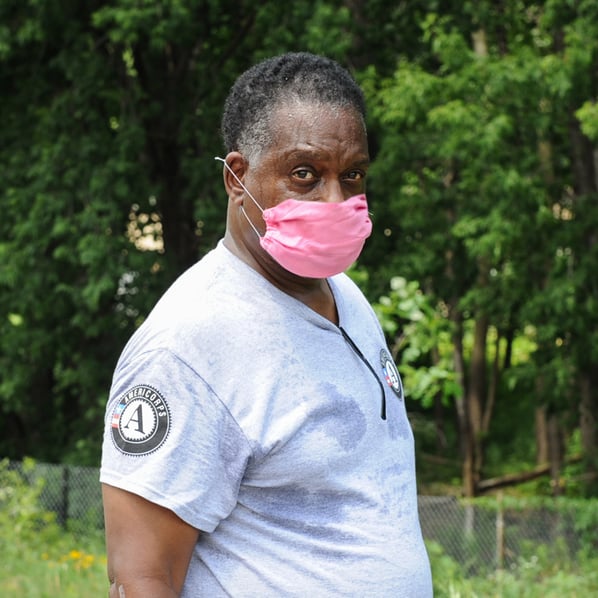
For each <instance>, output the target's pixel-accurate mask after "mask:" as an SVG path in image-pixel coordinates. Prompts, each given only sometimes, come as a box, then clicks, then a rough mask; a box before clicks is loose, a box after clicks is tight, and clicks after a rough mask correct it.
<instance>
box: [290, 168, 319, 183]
mask: <svg viewBox="0 0 598 598" xmlns="http://www.w3.org/2000/svg"><path fill="white" fill-rule="evenodd" d="M293 176H294V177H295V178H297V179H301V180H302V181H313V180H314V178H315V174H314V173H313V172H312V171H311V170H309V169H307V168H298V169H297V170H294V171H293Z"/></svg>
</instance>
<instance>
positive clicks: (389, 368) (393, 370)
mask: <svg viewBox="0 0 598 598" xmlns="http://www.w3.org/2000/svg"><path fill="white" fill-rule="evenodd" d="M380 365H381V366H382V371H383V372H384V379H385V380H386V383H387V384H388V386H390V387H391V388H392V389H393V391H394V393H395V394H396V395H397V397H399V399H401V401H402V400H403V384H402V382H401V376H400V375H399V370H397V366H396V365H395V362H394V361H393V360H392V358H391V357H390V355H389V354H388V351H386V349H382V350H381V351H380Z"/></svg>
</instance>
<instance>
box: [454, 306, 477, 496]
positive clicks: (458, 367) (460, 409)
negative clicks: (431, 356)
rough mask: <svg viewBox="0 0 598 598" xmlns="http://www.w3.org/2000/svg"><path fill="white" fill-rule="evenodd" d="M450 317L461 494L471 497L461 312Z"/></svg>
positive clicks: (471, 455) (470, 445) (471, 464)
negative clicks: (455, 382)
mask: <svg viewBox="0 0 598 598" xmlns="http://www.w3.org/2000/svg"><path fill="white" fill-rule="evenodd" d="M451 319H452V320H453V322H454V324H455V332H454V336H453V346H454V348H455V349H454V351H455V352H454V361H455V372H456V375H457V380H458V382H459V386H460V387H461V388H462V389H463V391H462V394H461V395H460V396H458V397H456V399H455V407H456V410H457V422H458V428H459V447H460V449H461V473H462V478H463V495H464V496H466V497H468V498H472V497H474V496H475V493H476V485H475V476H474V452H473V451H474V448H473V447H474V445H473V438H472V434H471V427H470V423H469V409H468V406H467V400H466V398H465V397H466V392H467V391H466V383H465V364H464V361H465V360H464V358H463V320H462V315H461V313H460V312H459V311H458V310H457V309H454V310H451Z"/></svg>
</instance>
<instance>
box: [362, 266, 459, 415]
mask: <svg viewBox="0 0 598 598" xmlns="http://www.w3.org/2000/svg"><path fill="white" fill-rule="evenodd" d="M373 307H374V311H375V312H376V315H377V316H378V319H379V320H380V323H381V325H382V328H383V330H384V331H385V332H386V333H387V334H388V336H389V338H393V339H395V341H394V345H393V353H394V354H395V357H396V356H397V355H398V356H399V359H400V364H401V372H402V373H403V375H404V376H405V392H406V394H407V396H409V397H410V398H412V399H415V400H418V401H421V402H422V404H423V405H424V407H430V406H431V405H432V404H433V402H434V399H435V398H436V397H441V398H442V399H443V400H444V401H445V403H447V404H448V403H449V402H450V400H451V399H453V398H454V397H455V396H459V395H460V394H461V392H462V389H461V388H460V386H459V385H458V383H457V382H456V380H455V374H454V370H453V368H452V344H451V325H450V322H449V321H448V320H447V317H446V313H445V312H444V310H443V309H442V306H441V305H434V303H433V300H432V298H430V297H428V296H426V295H424V293H422V291H421V289H420V287H419V283H417V282H415V281H409V282H408V281H407V280H405V279H404V278H402V277H400V276H396V277H394V278H392V279H391V281H390V293H388V295H383V296H382V297H380V300H379V301H378V302H377V303H374V304H373Z"/></svg>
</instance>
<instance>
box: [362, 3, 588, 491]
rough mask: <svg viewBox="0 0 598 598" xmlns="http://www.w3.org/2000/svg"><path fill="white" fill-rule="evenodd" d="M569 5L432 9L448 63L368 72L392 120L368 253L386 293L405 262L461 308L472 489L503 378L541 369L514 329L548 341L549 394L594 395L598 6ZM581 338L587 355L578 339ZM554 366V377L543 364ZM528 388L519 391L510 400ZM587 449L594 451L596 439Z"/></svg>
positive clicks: (430, 288)
mask: <svg viewBox="0 0 598 598" xmlns="http://www.w3.org/2000/svg"><path fill="white" fill-rule="evenodd" d="M582 4H583V3H582ZM565 5H567V3H558V2H554V3H549V6H547V7H545V8H544V9H542V7H540V6H538V5H536V4H534V3H525V2H515V1H514V2H506V3H502V4H501V8H500V11H499V13H498V14H497V7H496V5H495V4H494V3H486V2H483V3H475V4H473V3H471V4H467V5H465V6H464V8H463V14H468V15H469V16H470V21H469V24H468V26H466V27H463V26H462V25H461V26H460V27H458V26H457V25H456V20H455V19H454V18H452V16H449V15H445V16H442V15H439V14H434V13H430V14H428V15H426V16H425V18H423V19H422V22H421V28H422V31H421V35H422V40H424V41H426V42H427V43H428V44H429V47H430V51H431V52H432V53H433V54H434V55H435V56H436V59H437V64H436V65H432V67H431V66H430V64H429V63H428V64H419V63H417V62H415V61H412V60H408V59H407V58H404V59H402V60H401V61H400V62H399V64H398V67H397V69H396V71H395V73H394V75H393V76H392V77H387V78H380V77H378V76H377V74H376V72H375V71H374V70H373V69H370V72H369V77H368V78H367V79H366V88H367V89H368V90H369V93H370V100H371V103H372V104H374V106H375V109H374V111H375V115H374V116H375V118H376V119H377V121H378V122H379V123H380V128H379V130H380V132H381V133H380V138H381V142H380V154H379V158H378V159H377V160H376V162H375V164H374V166H373V169H372V179H373V183H372V187H373V189H374V194H373V196H374V200H375V201H376V203H374V204H373V211H374V216H375V219H376V228H377V230H378V234H377V235H374V237H373V239H372V241H371V246H370V249H369V253H368V254H367V256H366V257H367V258H368V260H369V261H367V262H366V266H368V267H369V268H370V275H374V280H373V282H372V288H373V289H377V290H378V292H381V285H382V284H384V281H385V280H388V279H389V278H390V277H391V276H392V275H393V274H397V273H400V274H401V275H402V276H404V277H405V278H407V279H412V280H418V281H419V282H420V284H421V286H422V288H423V289H424V291H425V292H426V293H429V294H432V295H433V296H435V297H437V298H438V300H439V301H440V303H441V304H442V305H445V306H446V308H447V313H448V317H449V319H450V320H451V322H452V324H453V327H452V329H453V347H454V364H453V368H454V371H455V372H456V374H457V379H458V380H459V382H460V387H461V391H460V393H456V394H455V396H454V399H455V406H456V412H457V416H458V422H459V439H460V442H461V454H462V462H463V483H464V492H465V493H466V494H467V495H470V496H471V495H474V494H475V493H476V491H477V485H478V483H479V481H480V478H481V475H482V471H483V466H484V442H485V439H486V438H487V437H488V434H489V431H490V425H491V422H492V419H493V414H494V413H495V410H496V408H497V404H496V401H497V396H498V394H499V390H500V388H501V381H502V380H503V378H504V376H505V373H506V372H508V373H509V383H510V384H511V385H516V384H517V380H518V379H519V378H521V379H523V378H524V377H525V376H526V375H527V373H528V372H529V367H526V368H521V369H517V368H512V367H511V366H512V359H511V357H512V347H513V341H514V339H515V337H516V336H517V335H523V334H525V335H529V336H530V340H532V341H533V342H534V343H536V344H537V346H538V350H537V351H536V352H535V353H534V355H533V359H532V365H533V366H534V368H535V369H534V370H533V371H534V373H533V374H532V375H533V377H534V379H535V381H536V400H537V401H538V403H539V404H549V405H550V409H551V412H552V413H554V414H556V415H558V414H559V413H563V412H567V413H571V402H574V403H577V404H580V403H579V397H580V393H579V390H578V391H577V393H576V392H575V390H574V388H575V387H574V384H572V382H573V380H576V381H577V383H578V384H580V383H581V384H582V388H586V389H588V388H590V384H588V383H587V382H586V383H585V386H584V385H583V384H584V383H583V381H584V379H587V376H588V374H587V370H588V369H591V370H592V371H595V370H596V360H595V352H592V351H591V350H589V349H590V347H589V345H587V344H585V343H586V340H587V339H588V338H589V337H590V336H591V335H588V334H587V330H588V329H587V328H586V329H585V333H584V331H583V330H582V327H580V326H578V325H576V322H582V321H586V322H588V321H591V322H593V321H594V318H595V313H594V312H593V311H591V310H587V308H586V306H587V305H588V304H589V303H591V301H592V300H591V299H589V297H592V296H593V297H595V289H594V292H592V289H591V288H590V289H588V283H587V282H585V281H587V280H593V279H592V278H588V275H587V274H588V273H587V270H586V269H585V268H581V269H579V268H578V267H577V264H576V262H586V260H587V262H586V263H589V262H592V261H593V255H592V257H587V250H586V249H584V248H585V247H587V246H588V243H589V236H588V230H589V229H588V226H589V225H588V223H589V222H594V221H595V220H594V219H595V217H596V211H595V207H593V204H592V202H591V201H589V197H590V196H592V194H593V193H594V192H595V191H594V188H593V187H592V185H595V177H594V179H592V178H591V177H590V176H589V174H590V173H592V171H591V170H590V164H589V163H588V157H590V156H592V151H591V146H590V145H589V139H588V138H587V137H586V136H585V135H584V134H583V132H582V131H581V130H580V125H579V121H578V120H576V119H575V118H573V114H574V112H573V111H574V110H575V109H577V108H578V107H580V106H582V105H584V101H587V100H592V98H594V97H595V91H594V90H593V87H592V86H593V85H595V80H596V74H595V73H596V68H595V67H596V61H595V53H596V39H598V38H596V37H595V35H594V34H595V31H594V29H593V27H592V26H590V23H591V22H593V20H592V19H593V16H592V14H590V12H589V11H590V5H589V4H586V5H585V6H582V7H580V8H579V9H577V10H570V11H568V12H567V14H566V16H567V19H564V16H565V15H563V14H562V11H561V12H559V13H558V19H557V17H555V16H554V13H553V12H551V11H556V10H557V8H561V9H562V8H563V7H564V6H565ZM463 14H462V15H461V16H463ZM563 19H564V20H563ZM557 25H558V28H557ZM555 39H559V40H560V43H561V46H557V45H555V44H556V42H555ZM578 55H580V57H579V58H578V59H574V57H576V56H578ZM572 63H575V64H574V65H573V64H572ZM581 79H583V81H584V85H583V86H582V87H578V86H577V85H576V83H575V82H576V81H577V80H581ZM589 118H590V117H589V116H588V119H589ZM584 148H585V151H584ZM584 157H585V158H584ZM590 161H591V160H590ZM577 162H580V164H577ZM580 173H584V174H585V177H584V176H582V177H581V180H583V182H584V184H585V188H584V187H581V186H580V178H579V177H580V176H581V175H580ZM379 197H380V198H382V197H384V199H383V200H382V199H380V200H379V199H378V198H379ZM594 204H595V202H594ZM582 205H583V206H584V210H585V211H584V213H583V215H582V213H581V212H580V211H579V210H580V206H582ZM590 226H591V225H590ZM582 231H585V232H582ZM592 248H593V246H592ZM380 256H384V257H383V258H381V257H380ZM374 260H377V264H374ZM566 263H567V264H569V265H570V266H572V269H571V268H564V265H565V264H566ZM374 267H375V268H376V274H374V271H373V268H374ZM594 278H595V277H594ZM575 279H578V282H577V284H576V282H575ZM376 283H377V284H378V285H380V286H376ZM590 284H591V285H592V284H594V283H593V282H592V283H590ZM580 288H581V289H583V291H582V295H583V297H584V302H580V299H581V298H580V297H579V295H578V292H579V291H578V289H580ZM588 291H589V293H588ZM552 294H554V295H552ZM557 296H558V297H557ZM557 298H558V300H556V299H557ZM580 310H583V312H584V314H583V316H582V317H580V313H579V312H580ZM588 319H589V320H588ZM592 329H593V328H590V330H592ZM574 330H575V331H576V332H574ZM490 331H493V333H494V338H495V341H494V345H495V347H496V348H495V349H494V350H493V351H492V353H493V355H494V358H493V359H494V362H493V363H491V359H490V354H491V352H490V346H491V345H490V342H489V333H490ZM466 333H467V334H466ZM582 336H583V337H584V340H583V342H582V341H581V338H582ZM574 338H575V339H576V340H575V341H574V340H573V339H574ZM572 343H573V344H572ZM578 343H579V346H580V349H581V347H582V346H583V347H584V348H585V349H582V352H583V353H584V357H583V358H582V357H581V353H578V354H577V358H575V357H573V355H571V354H570V353H569V351H570V349H571V348H572V347H573V346H574V345H576V346H577V344H578ZM583 359H585V360H586V361H587V362H588V363H587V364H586V365H585V366H584V365H583V361H582V360H583ZM590 364H591V367H590ZM548 366H549V367H548ZM547 369H550V370H551V373H552V376H551V378H550V380H546V379H543V375H544V374H545V373H546V371H547ZM577 388H578V389H579V387H577ZM591 392H592V391H589V394H591ZM515 398H516V395H515V394H514V393H510V395H509V394H507V396H506V397H505V401H504V405H503V406H502V407H503V409H505V410H507V409H508V408H509V405H508V402H507V401H509V400H510V401H512V400H515ZM581 398H582V403H581V404H583V401H584V400H585V401H587V400H590V402H591V401H593V400H594V399H593V397H592V398H591V399H584V398H583V394H582V395H581ZM527 400H534V397H533V394H532V395H531V396H530V397H529V399H527ZM590 411H591V409H588V408H586V409H585V410H584V413H585V414H586V418H587V417H588V415H587V414H588V413H589V412H590ZM593 413H595V410H594V411H593ZM504 416H506V415H505V413H503V417H504ZM530 423H531V422H530ZM593 425H594V426H595V420H594V424H593ZM590 427H591V426H590ZM593 429H595V427H594V428H593ZM586 437H587V435H586ZM594 438H595V436H594ZM553 442H556V440H555V439H553ZM586 451H587V453H588V455H591V454H593V453H592V451H595V441H588V442H587V444H586ZM561 457H562V454H561Z"/></svg>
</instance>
